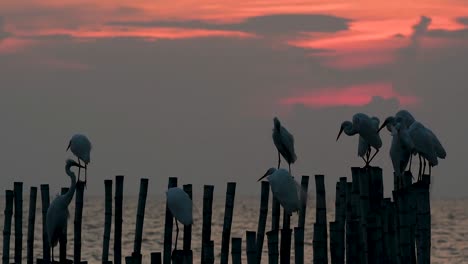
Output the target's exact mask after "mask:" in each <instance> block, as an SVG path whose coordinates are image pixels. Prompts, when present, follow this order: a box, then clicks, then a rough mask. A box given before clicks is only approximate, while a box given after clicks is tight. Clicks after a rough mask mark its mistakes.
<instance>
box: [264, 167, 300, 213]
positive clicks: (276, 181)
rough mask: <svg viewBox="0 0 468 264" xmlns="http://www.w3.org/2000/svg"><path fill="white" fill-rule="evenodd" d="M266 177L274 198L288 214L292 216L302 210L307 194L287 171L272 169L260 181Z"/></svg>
mask: <svg viewBox="0 0 468 264" xmlns="http://www.w3.org/2000/svg"><path fill="white" fill-rule="evenodd" d="M265 177H267V179H268V182H269V183H270V186H271V192H272V193H273V197H275V198H276V199H277V200H278V201H279V203H280V204H281V206H283V209H284V211H285V212H286V214H288V215H291V214H292V213H294V212H298V211H299V210H300V209H301V205H302V204H303V203H305V202H306V198H307V194H306V193H305V192H304V191H303V190H302V187H301V186H300V185H299V184H298V183H297V182H296V181H295V180H294V178H293V177H292V176H291V174H290V173H289V172H288V171H287V170H285V169H276V168H270V169H268V170H267V172H266V173H265V175H263V176H262V177H261V178H260V179H258V181H261V180H262V179H263V178H265Z"/></svg>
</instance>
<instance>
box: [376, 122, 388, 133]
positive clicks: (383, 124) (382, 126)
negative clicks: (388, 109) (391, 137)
mask: <svg viewBox="0 0 468 264" xmlns="http://www.w3.org/2000/svg"><path fill="white" fill-rule="evenodd" d="M387 124H388V119H385V121H384V122H383V123H382V125H381V126H380V128H379V130H377V133H378V132H380V130H382V128H384V127H385V126H386V125H387Z"/></svg>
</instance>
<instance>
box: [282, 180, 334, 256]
mask: <svg viewBox="0 0 468 264" xmlns="http://www.w3.org/2000/svg"><path fill="white" fill-rule="evenodd" d="M315 186H316V187H315V189H316V203H317V204H316V217H315V219H316V220H315V221H316V223H315V224H314V238H313V248H314V264H321V263H328V245H327V206H326V200H325V199H326V198H325V197H326V196H325V176H324V175H315ZM281 240H283V239H282V238H281Z"/></svg>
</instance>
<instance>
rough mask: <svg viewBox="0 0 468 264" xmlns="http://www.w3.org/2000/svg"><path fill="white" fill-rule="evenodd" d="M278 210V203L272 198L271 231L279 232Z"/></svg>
mask: <svg viewBox="0 0 468 264" xmlns="http://www.w3.org/2000/svg"><path fill="white" fill-rule="evenodd" d="M280 208H281V207H280V203H279V201H278V200H277V199H276V198H275V197H274V196H273V199H271V230H279V222H280Z"/></svg>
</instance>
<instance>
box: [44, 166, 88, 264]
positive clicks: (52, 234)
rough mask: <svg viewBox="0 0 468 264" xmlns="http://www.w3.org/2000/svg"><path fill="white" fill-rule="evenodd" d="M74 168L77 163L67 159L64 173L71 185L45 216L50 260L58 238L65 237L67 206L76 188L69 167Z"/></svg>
mask: <svg viewBox="0 0 468 264" xmlns="http://www.w3.org/2000/svg"><path fill="white" fill-rule="evenodd" d="M73 166H76V167H80V166H81V165H79V164H78V163H76V162H75V161H73V160H71V159H69V160H67V162H66V165H65V172H66V173H67V174H68V176H70V179H71V184H70V188H69V189H68V191H67V192H66V193H65V194H63V195H59V196H57V197H56V198H55V199H54V200H53V201H52V203H51V204H50V205H49V209H47V215H46V228H47V238H48V241H49V245H50V247H51V249H52V258H53V256H54V254H53V252H54V247H55V246H56V245H57V243H58V241H59V239H60V237H62V236H64V235H66V233H65V232H66V229H65V228H66V223H67V220H68V215H69V214H68V205H69V204H70V202H71V200H72V199H73V195H74V194H75V188H76V176H75V173H73V172H72V171H71V167H73Z"/></svg>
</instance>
